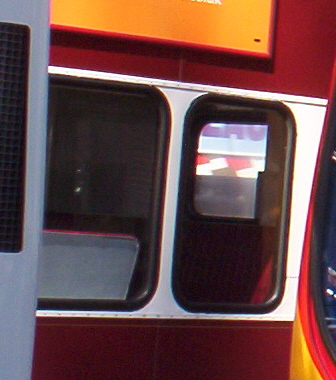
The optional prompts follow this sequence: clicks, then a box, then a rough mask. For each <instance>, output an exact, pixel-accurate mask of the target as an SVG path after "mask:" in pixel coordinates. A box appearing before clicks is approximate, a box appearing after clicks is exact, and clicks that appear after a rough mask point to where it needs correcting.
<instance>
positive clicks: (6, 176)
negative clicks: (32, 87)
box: [0, 23, 29, 252]
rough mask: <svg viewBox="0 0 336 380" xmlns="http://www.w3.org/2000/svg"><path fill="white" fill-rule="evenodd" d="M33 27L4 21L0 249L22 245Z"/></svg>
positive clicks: (0, 32) (0, 31) (0, 30)
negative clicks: (28, 89) (27, 111)
mask: <svg viewBox="0 0 336 380" xmlns="http://www.w3.org/2000/svg"><path fill="white" fill-rule="evenodd" d="M28 47H29V29H28V27H26V26H23V25H16V24H8V23H0V252H19V251H20V250H21V248H22V235H23V233H22V229H23V220H22V219H23V201H24V155H25V139H26V93H27V67H28Z"/></svg>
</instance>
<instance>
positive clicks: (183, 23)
mask: <svg viewBox="0 0 336 380" xmlns="http://www.w3.org/2000/svg"><path fill="white" fill-rule="evenodd" d="M275 1H276V0H51V23H52V25H53V26H54V27H66V28H79V29H81V30H86V31H91V32H95V33H97V32H98V33H99V32H100V33H101V32H103V33H106V32H107V33H111V34H115V35H118V36H127V37H133V38H142V39H146V40H154V41H159V42H168V43H172V44H179V45H181V44H182V45H189V46H195V47H202V48H209V49H214V50H216V49H223V50H227V51H233V52H236V53H247V54H254V55H258V56H264V57H270V56H271V52H272V45H273V29H274V8H275Z"/></svg>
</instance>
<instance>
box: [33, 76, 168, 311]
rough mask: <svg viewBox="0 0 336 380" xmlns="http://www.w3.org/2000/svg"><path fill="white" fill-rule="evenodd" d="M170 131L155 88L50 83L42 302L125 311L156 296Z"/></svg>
mask: <svg viewBox="0 0 336 380" xmlns="http://www.w3.org/2000/svg"><path fill="white" fill-rule="evenodd" d="M167 130H168V111H167V107H166V103H165V101H164V100H163V98H162V97H161V95H160V93H159V92H158V91H157V90H155V89H153V88H151V87H147V86H136V85H130V84H121V83H108V82H103V81H85V80H81V79H70V78H65V77H63V78H60V77H53V78H52V79H51V85H50V104H49V131H48V133H49V136H48V151H47V185H46V201H45V216H44V236H43V248H42V254H41V259H40V268H39V287H38V293H39V306H40V308H51V309H54V308H56V309H79V310H80V309H84V310H86V309H90V310H97V309H98V310H100V309H103V310H105V309H106V310H115V309H120V310H124V309H125V310H126V309H135V308H138V307H140V306H141V305H143V304H144V303H145V302H147V301H148V299H149V298H150V297H151V295H152V293H153V291H154V289H155V284H156V269H157V265H158V247H159V241H160V232H161V219H162V218H161V205H162V198H163V188H162V185H161V184H162V183H164V180H163V177H164V173H165V154H166V149H167V141H168V136H167Z"/></svg>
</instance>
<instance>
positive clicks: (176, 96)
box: [38, 67, 327, 321]
mask: <svg viewBox="0 0 336 380" xmlns="http://www.w3.org/2000/svg"><path fill="white" fill-rule="evenodd" d="M49 72H50V73H51V74H59V75H69V76H73V77H80V78H91V79H99V80H106V81H118V82H126V83H137V84H147V85H151V86H155V87H156V88H158V89H159V90H160V91H161V92H162V93H163V94H164V96H165V97H166V99H167V101H168V104H169V106H170V112H171V136H170V144H169V155H168V165H167V181H166V189H165V206H164V222H163V234H162V244H161V253H160V254H161V257H160V273H159V284H158V287H157V291H156V293H155V295H154V296H153V298H152V300H151V301H150V302H149V303H148V304H147V305H146V306H144V307H143V308H142V309H140V310H137V311H134V312H96V311H92V312H88V311H55V310H53V311H51V310H40V311H38V315H39V316H60V317H64V316H74V317H104V318H106V317H107V318H108V317H119V318H129V317H133V318H183V319H195V318H196V319H197V318H201V319H227V320H232V319H234V320H247V319H248V320H263V321H267V320H269V321H293V320H294V316H295V308H296V295H297V286H298V279H299V269H300V262H301V253H302V246H303V238H304V231H305V224H306V218H307V212H308V205H309V198H310V191H311V186H312V180H313V174H314V169H315V162H316V157H317V152H318V146H319V141H320V135H321V131H322V126H323V121H324V116H325V111H326V105H327V101H326V100H325V99H319V98H308V97H303V96H293V95H286V94H276V93H266V92H259V91H251V90H242V89H233V88H224V87H214V86H203V85H197V84H187V83H178V82H170V81H160V80H155V79H149V78H140V77H132V76H125V75H118V74H109V73H103V72H93V71H87V70H78V69H68V68H61V67H50V68H49ZM206 93H216V94H223V95H232V96H241V97H246V98H252V99H263V100H273V101H280V102H283V103H284V104H285V105H286V106H287V107H288V108H289V109H290V110H291V111H292V113H293V115H294V118H295V123H296V133H297V138H296V148H295V161H294V172H293V187H292V200H291V211H290V228H289V239H288V252H287V255H288V256H287V257H288V260H287V268H286V278H285V292H284V295H283V298H282V301H281V302H280V304H279V306H278V307H277V308H276V309H275V310H273V311H272V312H270V313H266V314H211V313H189V312H187V311H186V310H183V309H182V308H181V307H180V306H179V305H178V304H177V302H176V301H175V299H174V296H173V294H172V288H171V282H172V280H171V278H172V256H173V246H174V233H175V221H176V209H177V200H178V189H179V177H180V163H181V155H182V138H183V125H184V120H185V116H186V113H187V111H188V109H189V107H190V105H191V103H192V102H193V101H194V100H195V99H197V98H198V97H200V96H202V95H204V94H206Z"/></svg>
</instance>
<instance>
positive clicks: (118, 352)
mask: <svg viewBox="0 0 336 380" xmlns="http://www.w3.org/2000/svg"><path fill="white" fill-rule="evenodd" d="M291 333H292V323H291V322H248V321H173V320H171V321H167V320H165V321H162V320H139V319H138V320H136V319H132V320H125V319H116V320H92V319H89V320H76V319H73V320H71V319H62V320H58V319H49V318H48V319H44V318H40V319H39V322H38V325H37V336H36V351H35V362H34V371H33V380H44V379H48V380H66V379H73V380H76V379H92V378H94V379H95V380H105V379H113V380H119V379H120V380H133V379H137V380H148V379H156V380H171V379H176V380H185V379H190V380H191V379H211V380H215V379H218V380H220V379H224V378H225V379H226V380H244V379H250V380H264V379H265V380H266V379H269V378H270V376H271V377H272V379H274V380H287V379H288V371H289V356H290V353H289V349H290V341H291ZM50 342H52V344H51V343H50ZM64 342H67V344H66V345H65V344H64ZM270 342H272V346H271V347H270ZM98 348H99V349H98ZM256 363H258V365H256Z"/></svg>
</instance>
